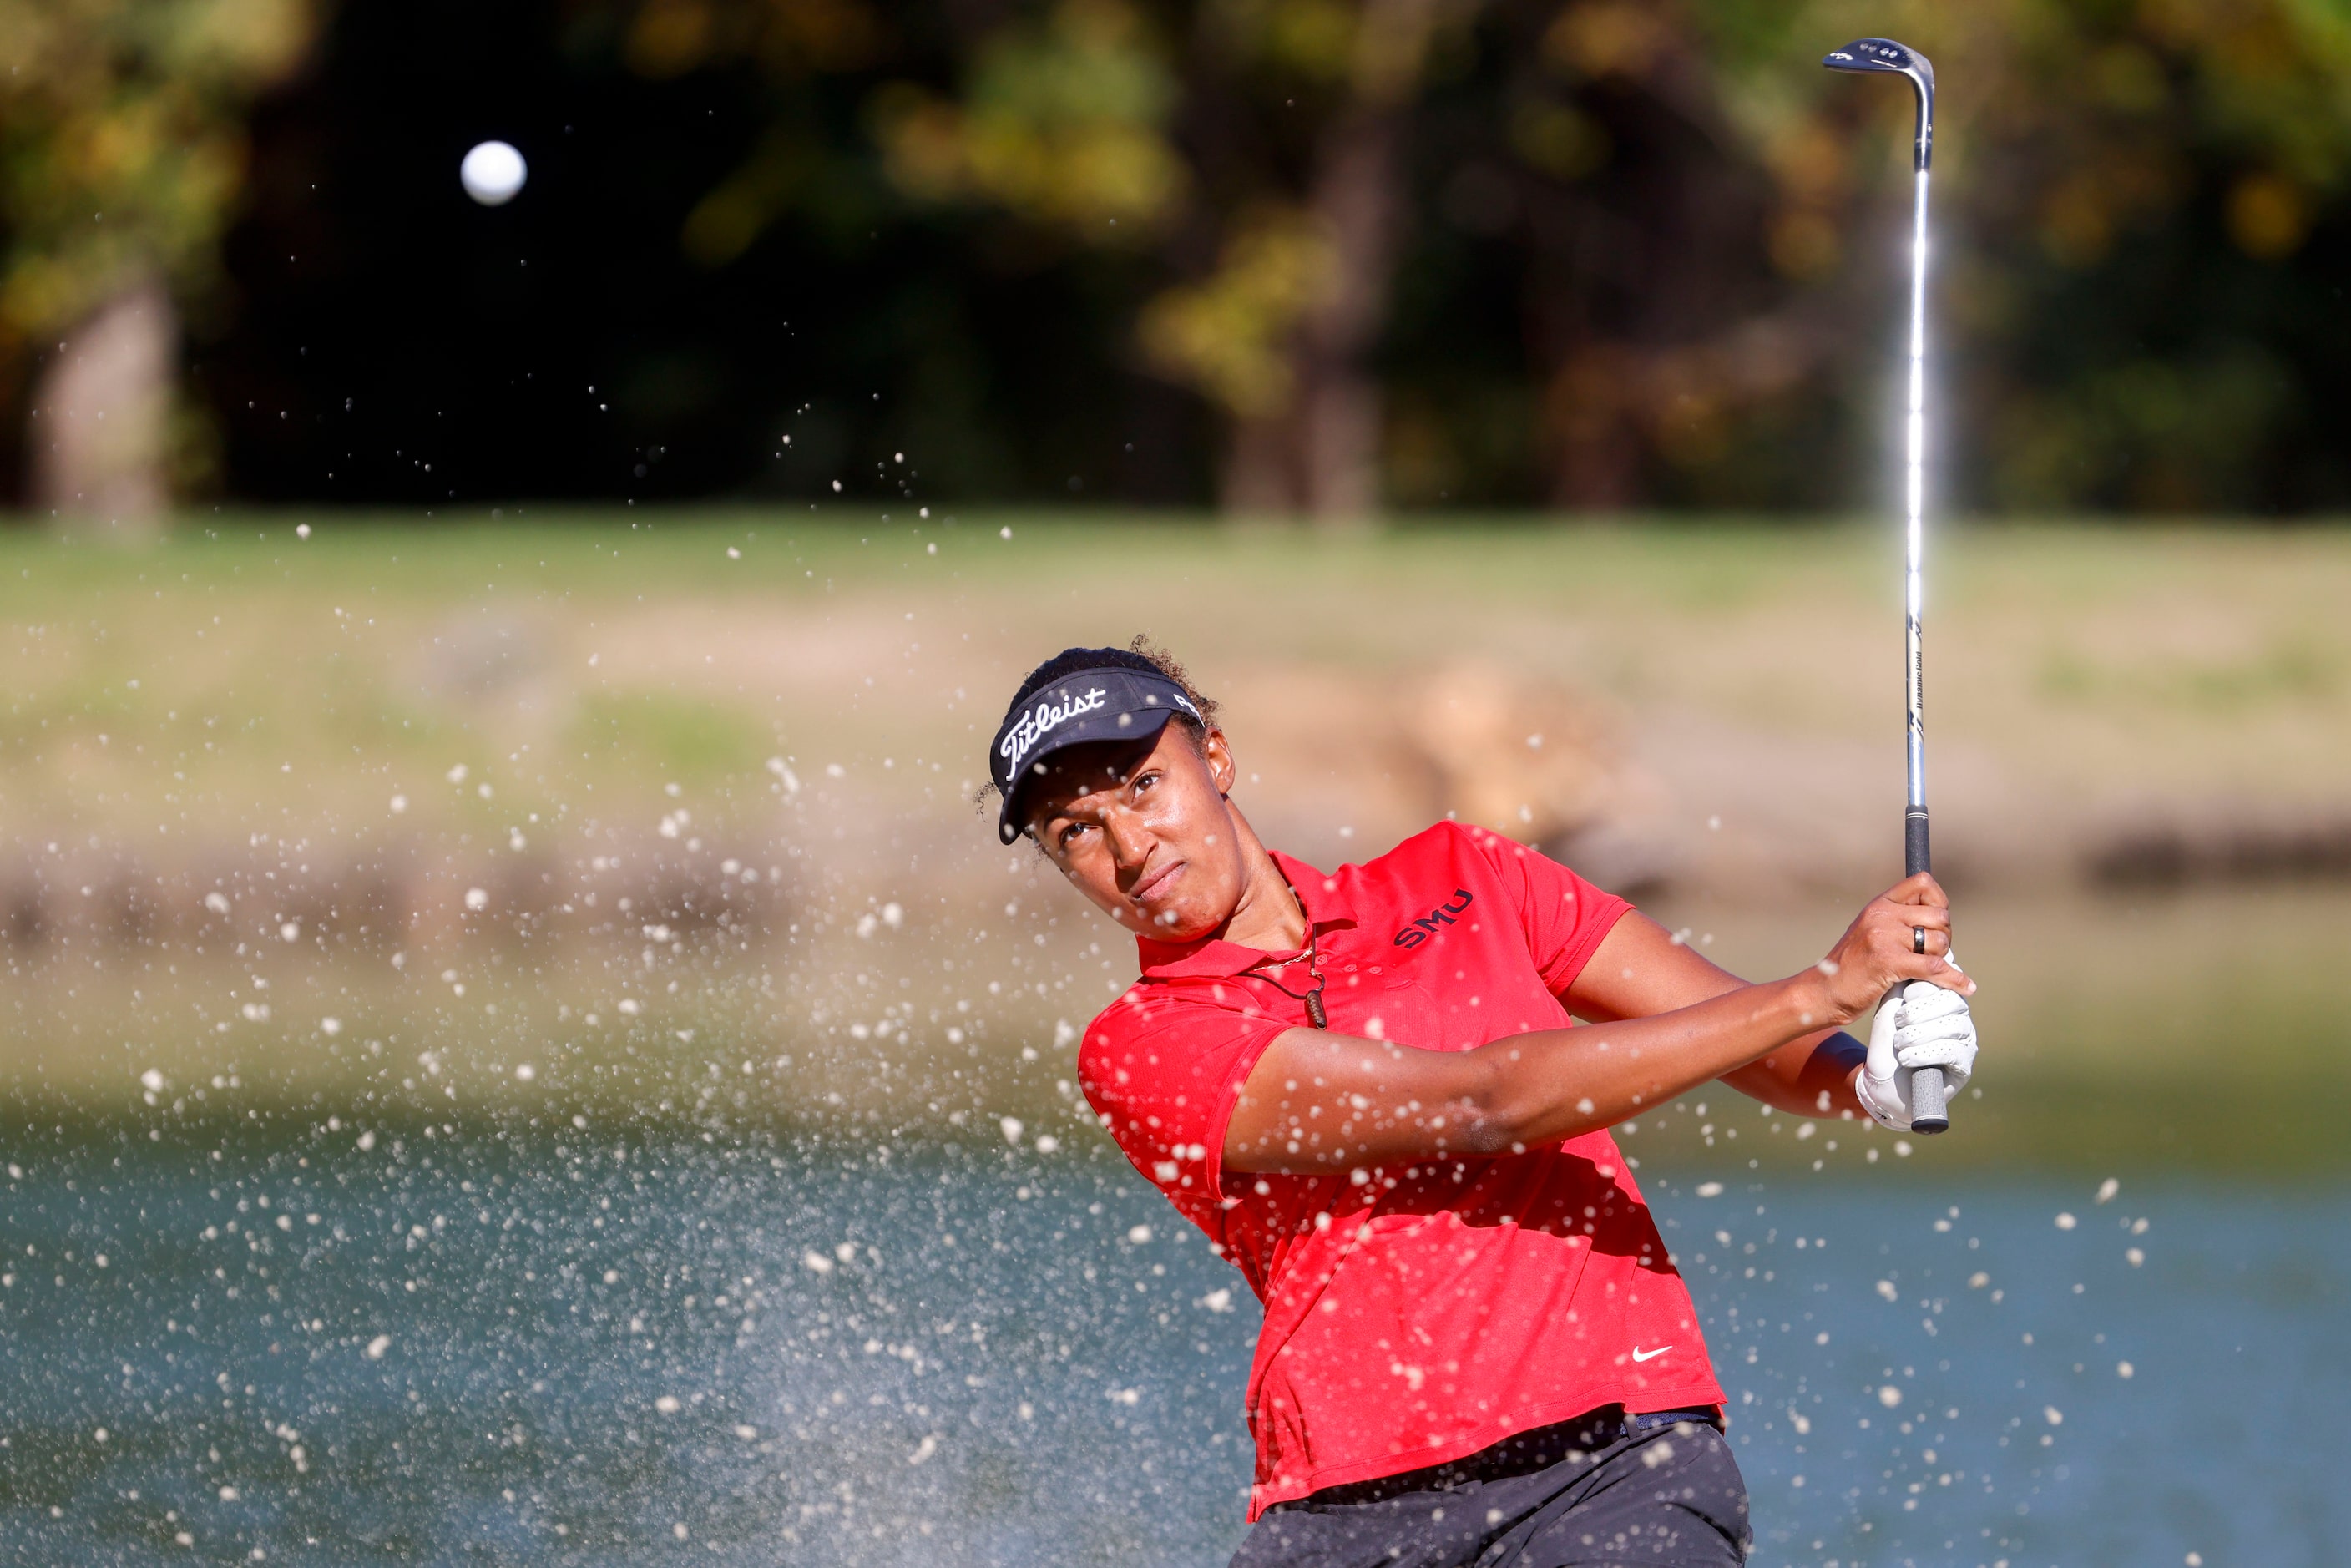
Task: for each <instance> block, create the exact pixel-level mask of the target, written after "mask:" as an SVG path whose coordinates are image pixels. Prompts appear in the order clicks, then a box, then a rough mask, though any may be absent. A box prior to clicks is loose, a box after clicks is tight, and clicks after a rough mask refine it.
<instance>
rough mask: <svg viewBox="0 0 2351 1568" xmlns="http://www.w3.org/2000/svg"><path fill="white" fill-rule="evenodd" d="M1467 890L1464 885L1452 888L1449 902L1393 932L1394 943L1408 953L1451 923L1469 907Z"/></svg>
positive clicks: (1439, 905)
mask: <svg viewBox="0 0 2351 1568" xmlns="http://www.w3.org/2000/svg"><path fill="white" fill-rule="evenodd" d="M1469 903H1470V895H1469V890H1468V888H1466V887H1457V888H1455V889H1454V890H1453V897H1452V899H1451V900H1450V901H1449V902H1447V903H1444V904H1438V905H1437V907H1436V908H1434V909H1432V910H1430V911H1429V912H1428V913H1427V914H1426V915H1422V916H1421V917H1420V918H1419V919H1417V920H1416V921H1414V922H1413V923H1412V924H1411V925H1407V926H1405V928H1404V929H1403V930H1401V931H1399V932H1397V933H1396V934H1395V945H1396V946H1399V947H1401V948H1403V949H1404V950H1405V952H1407V953H1409V952H1410V951H1412V950H1413V949H1414V948H1415V947H1417V946H1420V945H1421V944H1422V943H1424V942H1426V941H1427V940H1428V939H1429V938H1430V937H1431V936H1435V935H1437V932H1438V931H1439V930H1440V929H1442V928H1443V927H1445V926H1447V925H1452V924H1453V922H1454V919H1455V917H1456V916H1458V915H1460V913H1461V912H1462V911H1463V910H1465V909H1467V908H1468V907H1469Z"/></svg>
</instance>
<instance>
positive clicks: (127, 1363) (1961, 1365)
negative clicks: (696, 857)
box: [0, 1119, 2351, 1568]
mask: <svg viewBox="0 0 2351 1568" xmlns="http://www.w3.org/2000/svg"><path fill="white" fill-rule="evenodd" d="M366 1142H367V1145H368V1146H366V1147H364V1148H363V1147H361V1146H360V1133H359V1130H358V1129H354V1128H350V1127H339V1129H338V1130H336V1131H334V1132H331V1133H330V1132H329V1131H327V1130H326V1128H325V1127H324V1126H323V1125H320V1126H318V1127H313V1128H310V1129H309V1130H308V1131H307V1132H304V1133H302V1134H298V1135H288V1134H284V1133H282V1132H281V1133H277V1134H272V1133H271V1132H269V1131H268V1130H267V1129H266V1127H260V1126H249V1127H247V1128H246V1129H245V1130H243V1131H235V1130H232V1131H231V1132H230V1133H228V1134H226V1135H225V1136H213V1137H209V1138H207V1139H205V1140H204V1141H181V1142H176V1143H158V1142H151V1141H149V1140H148V1139H147V1138H146V1137H145V1135H144V1134H122V1135H120V1136H118V1135H114V1134H107V1133H104V1132H101V1131H97V1130H93V1129H91V1128H89V1127H83V1128H79V1129H76V1128H74V1127H72V1126H70V1125H67V1126H50V1125H37V1126H36V1125H26V1124H21V1123H20V1124H18V1125H17V1126H16V1127H15V1128H14V1129H12V1130H11V1131H10V1132H9V1134H7V1135H6V1138H5V1145H6V1159H7V1161H8V1162H9V1164H8V1166H7V1172H6V1175H7V1182H6V1185H5V1188H0V1192H5V1202H0V1561H5V1562H6V1563H39V1564H52V1563H146V1562H169V1563H190V1562H197V1563H231V1562H255V1561H271V1562H293V1563H393V1562H397V1563H599V1564H605V1563H687V1562H719V1563H781V1562H789V1563H810V1564H918V1563H919V1564H932V1563H945V1564H1017V1563H1137V1564H1161V1563H1165V1564H1195V1563H1197V1564H1211V1563H1221V1562H1222V1561H1223V1558H1224V1556H1225V1554H1226V1553H1228V1552H1229V1551H1230V1550H1231V1548H1232V1545H1233V1544H1234V1542H1236V1541H1237V1540H1238V1536H1239V1534H1240V1531H1241V1526H1240V1522H1239V1521H1240V1518H1241V1512H1242V1504H1243V1491H1244V1489H1245V1487H1246V1484H1247V1481H1248V1476H1249V1457H1248V1443H1247V1435H1246V1432H1245V1431H1244V1429H1243V1427H1242V1424H1241V1419H1240V1412H1239V1401H1240V1390H1241V1384H1242V1380H1243V1377H1244V1375H1245V1373H1246V1369H1247V1365H1248V1359H1249V1343H1250V1338H1251V1335H1252V1333H1253V1331H1254V1327H1255V1312H1254V1311H1253V1309H1252V1307H1251V1304H1250V1302H1249V1297H1248V1293H1247V1291H1245V1290H1243V1289H1240V1288H1238V1279H1237V1276H1235V1275H1234V1274H1233V1273H1232V1272H1231V1270H1228V1268H1227V1267H1226V1266H1224V1265H1223V1264H1221V1263H1219V1262H1217V1260H1215V1259H1213V1258H1212V1257H1211V1256H1210V1255H1209V1254H1208V1253H1207V1249H1206V1247H1205V1246H1204V1245H1203V1244H1202V1243H1200V1242H1199V1241H1198V1240H1197V1239H1196V1238H1195V1237H1194V1236H1193V1235H1192V1234H1191V1233H1190V1232H1189V1231H1188V1230H1186V1228H1183V1227H1181V1226H1179V1225H1177V1224H1175V1223H1172V1218H1173V1217H1172V1215H1171V1214H1170V1213H1169V1212H1168V1211H1167V1210H1166V1209H1165V1207H1164V1205H1163V1204H1162V1203H1161V1202H1160V1200H1159V1199H1158V1198H1157V1197H1155V1195H1153V1194H1151V1193H1150V1192H1148V1191H1147V1190H1145V1189H1144V1187H1143V1186H1142V1185H1141V1184H1140V1183H1139V1182H1137V1181H1136V1180H1135V1179H1134V1177H1133V1176H1131V1175H1130V1174H1129V1173H1128V1172H1127V1171H1126V1170H1125V1168H1124V1166H1122V1165H1119V1164H1117V1163H1116V1162H1114V1161H1113V1160H1112V1159H1110V1158H1108V1157H1106V1156H1104V1155H1101V1154H1100V1153H1099V1152H1098V1151H1092V1150H1088V1151H1084V1152H1080V1153H1069V1152H1063V1153H1060V1154H1057V1155H1050V1156H1048V1155H1040V1154H1038V1153H1037V1152H1036V1151H1035V1150H1034V1148H1033V1147H1028V1148H1020V1149H1012V1148H1008V1147H1005V1146H1003V1145H996V1146H993V1147H987V1146H982V1145H977V1144H974V1145H946V1146H939V1145H930V1146H913V1147H910V1146H906V1145H898V1146H896V1147H892V1146H890V1145H883V1144H862V1145H852V1144H847V1143H838V1142H818V1141H811V1142H808V1143H793V1142H789V1141H778V1140H775V1139H772V1138H769V1137H767V1136H765V1135H763V1134H756V1133H739V1132H738V1133H734V1134H728V1133H723V1132H719V1131H716V1130H701V1129H695V1128H673V1129H670V1130H668V1131H665V1132H658V1133H648V1132H647V1131H646V1130H645V1129H644V1128H643V1127H636V1128H632V1129H630V1130H628V1131H626V1132H621V1131H614V1132H611V1133H605V1132H602V1131H600V1130H599V1129H597V1128H596V1127H594V1126H592V1125H591V1126H590V1127H588V1128H585V1129H580V1128H574V1127H560V1128H543V1127H535V1126H532V1125H530V1124H528V1123H527V1122H525V1121H522V1120H519V1119H517V1120H515V1121H512V1122H505V1123H475V1124H458V1123H455V1122H451V1123H447V1124H439V1125H434V1126H429V1127H428V1126H427V1125H425V1124H422V1123H411V1124H405V1125H403V1126H402V1127H400V1128H398V1129H391V1128H385V1129H379V1130H377V1132H376V1133H375V1134H373V1135H372V1136H371V1137H369V1138H368V1139H367V1140H366ZM1657 1163H1658V1162H1656V1160H1652V1161H1651V1162H1650V1164H1651V1166H1652V1167H1653V1168H1652V1170H1651V1171H1650V1172H1649V1173H1647V1179H1648V1184H1649V1187H1650V1190H1651V1195H1652V1197H1653V1199H1654V1200H1655V1201H1656V1203H1657V1205H1658V1207H1659V1208H1660V1210H1661V1212H1662V1213H1663V1214H1664V1215H1665V1216H1666V1218H1667V1224H1668V1230H1667V1235H1668V1238H1669V1239H1670V1240H1671V1242H1672V1243H1673V1245H1674V1246H1675V1247H1676V1248H1677V1249H1678V1251H1679V1253H1680V1255H1681V1258H1682V1260H1683V1264H1684V1267H1685V1269H1686V1270H1687V1272H1688V1273H1689V1275H1690V1276H1691V1279H1692V1282H1693V1285H1694V1288H1695V1289H1696V1291H1697V1293H1698V1299H1699V1301H1700V1304H1701V1307H1702V1309H1703V1310H1704V1312H1705V1313H1706V1315H1707V1319H1708V1326H1709V1329H1710V1332H1711V1336H1712V1342H1713V1345H1714V1349H1715V1352H1716V1355H1717V1359H1718V1361H1719V1364H1720V1366H1721V1369H1722V1372H1723V1375H1724V1378H1725V1381H1726V1384H1727V1385H1729V1387H1730V1389H1731V1390H1732V1398H1733V1400H1734V1402H1735V1403H1734V1407H1733V1427H1732V1434H1733V1439H1734V1441H1735V1443H1736V1444H1737V1445H1738V1449H1737V1451H1738V1453H1739V1456H1740V1462H1741V1463H1742V1465H1744V1466H1745V1468H1746V1469H1747V1473H1748V1477H1749V1479H1750V1483H1751V1485H1752V1488H1753V1490H1754V1494H1755V1501H1756V1512H1757V1517H1758V1521H1759V1525H1760V1528H1761V1542H1760V1544H1759V1550H1758V1552H1757V1559H1756V1560H1757V1561H1758V1562H1761V1563H1815V1564H1824V1563H1838V1564H1843V1565H1851V1564H1856V1563H1871V1564H1880V1563H1882V1564H1894V1563H1986V1564H1991V1563H2001V1562H2005V1563H2011V1564H2014V1565H2020V1568H2021V1565H2022V1564H2027V1563H2033V1564H2041V1563H2182V1562H2183V1561H2194V1559H2190V1558H2188V1556H2187V1553H2189V1552H2198V1553H2200V1555H2201V1560H2202V1562H2204V1563H2210V1564H2216V1565H2217V1564H2223V1563H2263V1564H2297V1563H2312V1564H2317V1563H2333V1562H2336V1561H2339V1552H2338V1551H2337V1549H2336V1545H2335V1543H2337V1542H2340V1541H2342V1540H2344V1539H2346V1532H2351V1505H2346V1501H2345V1500H2344V1498H2343V1494H2342V1491H2341V1489H2340V1488H2339V1487H2338V1486H2337V1485H2336V1484H2335V1476H2334V1474H2333V1470H2334V1465H2335V1455H2336V1454H2338V1453H2339V1451H2340V1448H2341V1444H2340V1441H2339V1437H2338V1435H2337V1434H2338V1427H2337V1425H2336V1417H2335V1411H2336V1410H2337V1408H2338V1407H2339V1406H2341V1405H2342V1404H2343V1403H2344V1401H2345V1399H2346V1396H2351V1356H2347V1355H2346V1351H2345V1349H2344V1343H2343V1335H2342V1333H2341V1324H2342V1322H2343V1321H2344V1312H2345V1308H2346V1303H2351V1288H2346V1287H2351V1280H2346V1262H2345V1260H2344V1258H2343V1256H2342V1254H2341V1252H2340V1250H2339V1249H2338V1248H2336V1247H2335V1246H2334V1245H2332V1244H2331V1243H2329V1242H2328V1241H2327V1239H2328V1238H2335V1239H2340V1237H2342V1236H2343V1235H2344V1234H2346V1221H2351V1196H2346V1193H2345V1192H2344V1191H2342V1190H2341V1189H2339V1188H2335V1187H2322V1188H2315V1189H2302V1190H2290V1189H2283V1188H2280V1189H2264V1188H2232V1187H2225V1186H2209V1185H2208V1186H2198V1187H2195V1188H2189V1187H2187V1186H2174V1187H2167V1188H2163V1189H2160V1190H2147V1189H2145V1188H2142V1187H2140V1186H2137V1185H2136V1184H2134V1185H2126V1186H2124V1187H2123V1189H2122V1190H2121V1192H2120V1193H2119V1194H2118V1195H2117V1196H2116V1197H2115V1198H2114V1199H2113V1201H2111V1202H2109V1203H2106V1204H2104V1205H2100V1204H2098V1203H2096V1202H2095V1200H2094V1194H2093V1192H2092V1191H2091V1190H2090V1189H2089V1188H2088V1187H2087V1186H2083V1185H2081V1184H2078V1183H2074V1182H2071V1181H2065V1182H2056V1181H2029V1180H2028V1181H2016V1182H2006V1183H2003V1182H1999V1181H1994V1180H1988V1179H1986V1178H1983V1177H1980V1176H1975V1177H1969V1178H1965V1185H1964V1186H1949V1185H1944V1186H1935V1185H1930V1184H1929V1183H1928V1181H1927V1180H1924V1179H1922V1178H1921V1176H1920V1173H1918V1172H1917V1170H1915V1169H1913V1168H1910V1167H1907V1166H1895V1165H1892V1164H1891V1163H1889V1164H1888V1165H1886V1166H1875V1167H1867V1168H1865V1169H1864V1170H1861V1171H1853V1170H1848V1171H1845V1172H1843V1173H1837V1172H1832V1173H1831V1174H1830V1175H1828V1176H1803V1175H1795V1174H1791V1175H1787V1176H1771V1177H1770V1178H1769V1179H1768V1180H1758V1179H1756V1178H1755V1176H1753V1174H1752V1173H1746V1174H1745V1176H1744V1177H1743V1179H1735V1178H1734V1176H1733V1174H1732V1173H1731V1172H1730V1171H1729V1170H1728V1169H1725V1170H1719V1171H1716V1172H1714V1173H1712V1179H1713V1180H1717V1181H1721V1182H1723V1183H1725V1184H1726V1187H1725V1188H1724V1189H1715V1190H1713V1191H1712V1195H1711V1196H1701V1195H1702V1194H1706V1193H1707V1192H1708V1190H1709V1187H1708V1172H1706V1171H1703V1170H1700V1169H1698V1168H1697V1167H1696V1166H1695V1165H1692V1166H1691V1167H1690V1168H1687V1169H1684V1170H1677V1171H1676V1172H1674V1173H1672V1174H1671V1176H1667V1175H1665V1174H1662V1173H1659V1172H1657V1171H1656V1169H1655V1168H1654V1167H1655V1166H1656V1164H1657ZM1742 1163H1743V1162H1742ZM2061 1213H2071V1214H2073V1215H2074V1216H2076V1217H2077V1222H2076V1223H2074V1225H2073V1226H2071V1227H2070V1228H2060V1224H2059V1222H2058V1218H2057V1217H2058V1216H2059V1215H2060V1214H2061ZM2140 1218H2146V1219H2147V1220H2148V1221H2149V1223H2148V1225H2147V1228H2146V1229H2145V1230H2144V1231H2143V1232H2135V1231H2134V1229H2133V1225H2134V1222H2135V1221H2137V1220H2138V1219H2140ZM1938 1221H1941V1222H1945V1223H1946V1224H1947V1225H1948V1228H1940V1227H1938ZM2132 1248H2137V1249H2140V1250H2141V1252H2142V1253H2143V1263H2142V1264H2141V1265H2139V1266H2134V1264H2133V1263H2132V1261H2131V1260H2130V1259H2129V1258H2128V1256H2126V1252H2127V1249H2132ZM1979 1275H1980V1276H1982V1279H1981V1281H1980V1283H1976V1284H1973V1285H1971V1284H1970V1281H1971V1280H1972V1279H1974V1278H1975V1277H1977V1276H1979ZM1881 1281H1882V1284H1881ZM1225 1291H1229V1292H1231V1294H1230V1295H1229V1296H1227V1295H1221V1294H1219V1292H1225ZM1219 1309H1222V1310H1219ZM2126 1362H2127V1363H2129V1364H2130V1365H2131V1367H2132V1371H2133V1375H2131V1376H2129V1377H2127V1378H2126V1377H2124V1376H2122V1375H2119V1374H2118V1371H2117V1368H2118V1366H2119V1364H2122V1363H2126ZM1888 1390H1890V1391H1892V1392H1891V1394H1890V1395H1889V1394H1887V1393H1886V1391H1888ZM1889 1400H1898V1402H1892V1403H1889ZM1799 1418H1801V1420H1799ZM101 1434H102V1435H101Z"/></svg>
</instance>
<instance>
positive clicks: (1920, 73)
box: [1821, 38, 1935, 170]
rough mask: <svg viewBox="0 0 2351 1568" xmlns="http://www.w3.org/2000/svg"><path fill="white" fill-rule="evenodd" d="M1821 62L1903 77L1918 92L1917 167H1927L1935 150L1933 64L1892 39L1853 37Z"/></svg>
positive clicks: (1837, 67) (1868, 73) (1835, 68)
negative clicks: (1848, 42) (1851, 40)
mask: <svg viewBox="0 0 2351 1568" xmlns="http://www.w3.org/2000/svg"><path fill="white" fill-rule="evenodd" d="M1821 64H1823V65H1824V66H1826V67H1827V68H1829V69H1831V70H1833V71H1852V72H1855V73H1856V74H1858V75H1863V76H1899V77H1907V78H1909V79H1910V85H1911V86H1912V87H1914V88H1916V89H1917V92H1918V145H1917V166H1918V167H1919V168H1920V169H1922V170H1923V169H1925V168H1926V167H1927V165H1928V162H1929V161H1930V160H1931V159H1932V157H1933V155H1934V151H1935V67H1934V65H1933V63H1932V62H1930V61H1929V60H1928V58H1927V57H1926V56H1924V55H1922V54H1920V53H1919V52H1918V51H1917V50H1916V49H1914V48H1912V47H1910V46H1909V45H1907V44H1897V43H1896V42H1895V41H1894V40H1893V39H1892V38H1855V40H1854V41H1853V42H1852V43H1850V44H1847V45H1846V46H1845V47H1844V48H1842V49H1838V50H1835V51H1834V52H1833V53H1831V54H1829V55H1827V56H1825V57H1823V59H1822V60H1821Z"/></svg>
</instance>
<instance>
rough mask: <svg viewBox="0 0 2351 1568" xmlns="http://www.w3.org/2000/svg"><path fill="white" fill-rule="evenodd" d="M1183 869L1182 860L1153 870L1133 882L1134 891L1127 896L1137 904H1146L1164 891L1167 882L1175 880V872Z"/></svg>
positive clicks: (1167, 884)
mask: <svg viewBox="0 0 2351 1568" xmlns="http://www.w3.org/2000/svg"><path fill="white" fill-rule="evenodd" d="M1183 869H1184V862H1182V861H1173V862H1169V863H1168V864H1167V865H1165V866H1164V867H1162V868H1161V869H1159V870H1158V871H1155V872H1153V873H1151V874H1150V875H1148V876H1146V877H1144V879H1143V880H1142V881H1141V882H1138V883H1135V884H1134V892H1132V893H1130V894H1127V896H1128V897H1129V898H1131V899H1133V900H1134V902H1135V903H1137V904H1149V903H1150V902H1151V901H1152V900H1153V899H1154V898H1156V897H1157V896H1158V895H1159V894H1162V893H1165V892H1166V891H1167V888H1168V886H1169V884H1170V883H1173V882H1174V881H1175V873H1177V872H1179V871H1182V870H1183Z"/></svg>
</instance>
